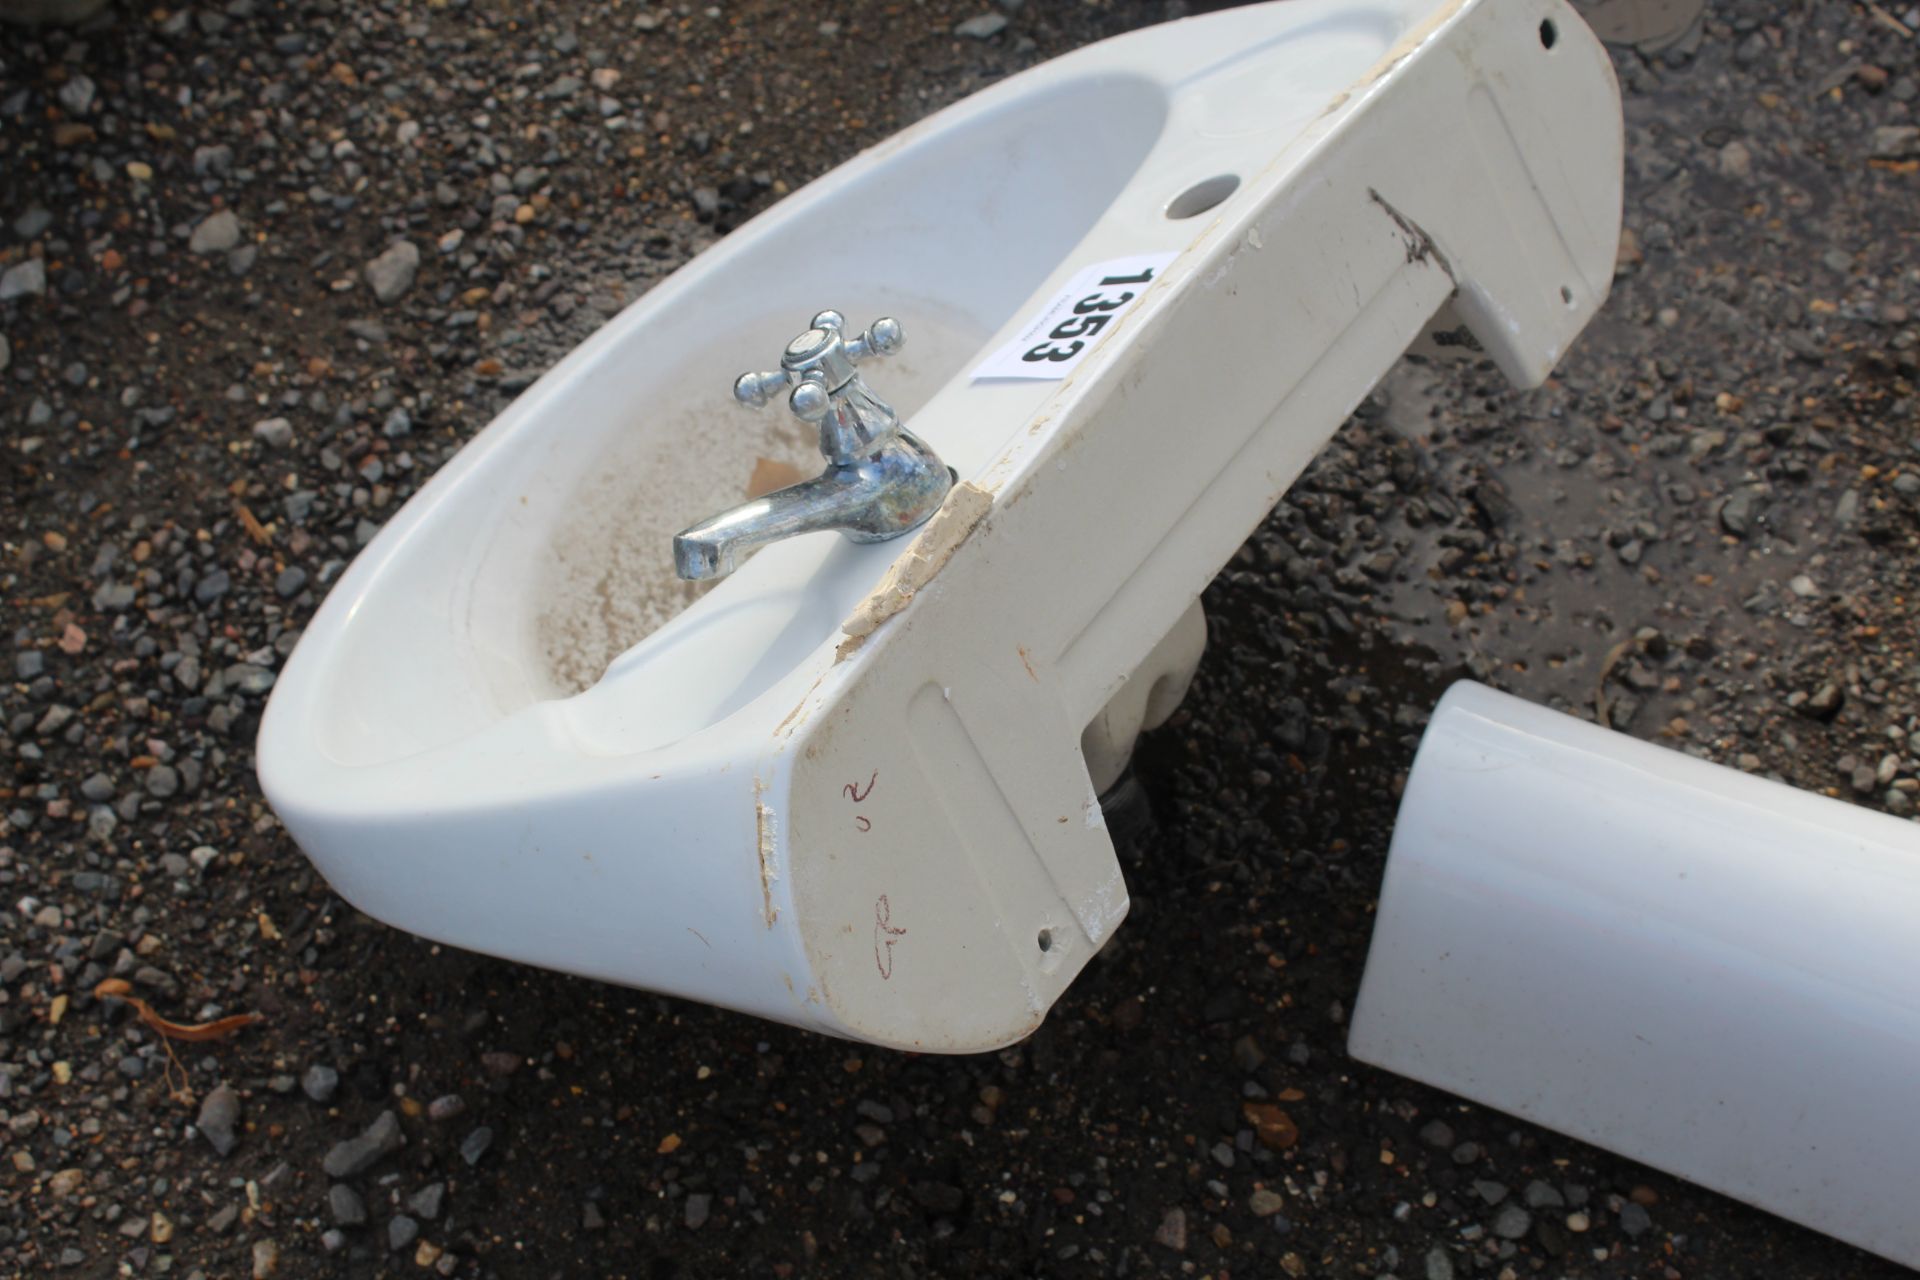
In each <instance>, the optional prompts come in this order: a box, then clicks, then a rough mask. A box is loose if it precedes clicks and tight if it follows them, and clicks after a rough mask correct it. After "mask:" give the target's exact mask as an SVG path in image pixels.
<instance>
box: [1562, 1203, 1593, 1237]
mask: <svg viewBox="0 0 1920 1280" xmlns="http://www.w3.org/2000/svg"><path fill="white" fill-rule="evenodd" d="M1592 1225H1593V1219H1592V1218H1589V1217H1588V1216H1587V1215H1586V1214H1584V1213H1581V1212H1580V1211H1579V1210H1577V1209H1576V1210H1574V1211H1573V1212H1572V1213H1570V1214H1568V1215H1567V1230H1569V1231H1571V1232H1573V1233H1575V1234H1576V1235H1577V1234H1579V1233H1580V1232H1582V1231H1585V1230H1586V1229H1587V1228H1588V1227H1591V1226H1592Z"/></svg>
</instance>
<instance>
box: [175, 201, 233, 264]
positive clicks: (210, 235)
mask: <svg viewBox="0 0 1920 1280" xmlns="http://www.w3.org/2000/svg"><path fill="white" fill-rule="evenodd" d="M239 243H240V219H239V218H238V217H237V216H235V214H234V212H233V210H231V209H222V210H221V211H220V212H218V213H215V214H211V215H209V216H208V217H206V218H204V219H202V220H201V223H200V225H199V226H197V227H195V228H194V229H193V235H192V236H191V237H190V238H189V239H188V240H187V248H188V249H190V250H192V251H193V252H194V253H198V254H210V253H225V252H227V250H229V249H231V248H233V247H234V246H235V245H237V244H239Z"/></svg>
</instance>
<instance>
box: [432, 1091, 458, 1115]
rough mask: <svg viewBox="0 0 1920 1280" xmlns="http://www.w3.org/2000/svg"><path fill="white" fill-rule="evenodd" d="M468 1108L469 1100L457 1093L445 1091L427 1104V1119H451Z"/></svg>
mask: <svg viewBox="0 0 1920 1280" xmlns="http://www.w3.org/2000/svg"><path fill="white" fill-rule="evenodd" d="M466 1109H467V1100H466V1099H465V1098H462V1097H461V1096H460V1095H459V1094H457V1093H443V1094H441V1095H440V1096H439V1097H437V1098H435V1099H434V1100H433V1101H432V1102H429V1103H428V1104H427V1119H429V1120H451V1119H453V1118H454V1117H455V1116H457V1115H459V1114H460V1113H461V1112H462V1111H465V1110H466Z"/></svg>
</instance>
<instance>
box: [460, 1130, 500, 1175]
mask: <svg viewBox="0 0 1920 1280" xmlns="http://www.w3.org/2000/svg"><path fill="white" fill-rule="evenodd" d="M492 1145H493V1130H492V1128H491V1127H489V1126H487V1125H484V1124H483V1125H481V1126H480V1127H479V1128H477V1129H475V1130H474V1131H473V1132H472V1133H470V1134H468V1135H467V1136H466V1139H465V1140H464V1141H462V1142H461V1144H460V1158H461V1159H462V1160H465V1161H466V1162H467V1164H468V1165H476V1164H479V1163H480V1157H481V1156H484V1155H485V1154H487V1148H488V1147H491V1146H492Z"/></svg>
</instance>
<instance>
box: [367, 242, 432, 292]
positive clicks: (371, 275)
mask: <svg viewBox="0 0 1920 1280" xmlns="http://www.w3.org/2000/svg"><path fill="white" fill-rule="evenodd" d="M419 273H420V249H419V246H417V245H415V244H414V243H413V242H412V241H411V240H396V241H394V243H393V245H392V247H390V248H389V249H388V250H387V251H386V252H385V253H383V254H381V255H380V256H379V257H377V258H375V259H374V260H373V261H372V262H369V263H368V264H367V270H366V278H367V285H368V287H369V288H371V289H372V290H373V296H374V297H376V298H378V299H379V300H380V301H381V302H383V303H392V302H398V301H399V300H400V298H401V297H402V296H403V295H404V294H405V293H406V292H407V290H409V289H411V288H413V280H414V277H415V276H417V275H418V274H419Z"/></svg>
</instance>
